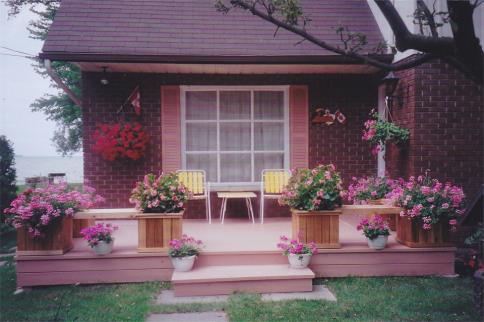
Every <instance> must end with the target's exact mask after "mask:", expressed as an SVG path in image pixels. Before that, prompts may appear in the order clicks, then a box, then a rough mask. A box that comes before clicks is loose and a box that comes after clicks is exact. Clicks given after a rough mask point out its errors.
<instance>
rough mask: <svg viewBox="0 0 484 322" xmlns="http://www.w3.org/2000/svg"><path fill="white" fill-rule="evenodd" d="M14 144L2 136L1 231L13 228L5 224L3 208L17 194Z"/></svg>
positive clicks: (0, 155) (0, 162) (7, 205)
mask: <svg viewBox="0 0 484 322" xmlns="http://www.w3.org/2000/svg"><path fill="white" fill-rule="evenodd" d="M14 157H15V156H14V153H13V148H12V144H11V143H10V141H9V140H8V139H7V138H6V137H5V136H4V135H1V136H0V233H3V232H5V231H9V230H11V227H10V226H9V225H7V224H5V215H4V213H3V210H4V209H6V208H8V207H9V206H10V203H11V202H12V200H14V199H15V197H16V196H17V186H16V184H15V179H16V176H17V174H16V171H15V168H14V165H15V159H14Z"/></svg>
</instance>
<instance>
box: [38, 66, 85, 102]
mask: <svg viewBox="0 0 484 322" xmlns="http://www.w3.org/2000/svg"><path fill="white" fill-rule="evenodd" d="M44 66H45V69H46V71H47V74H48V75H49V76H50V77H51V78H52V80H53V81H54V82H55V83H56V84H57V86H59V87H60V88H61V89H62V90H63V91H64V93H66V94H67V96H69V98H70V99H71V100H72V101H73V102H74V104H76V105H77V106H79V107H81V108H82V101H81V99H80V98H79V97H77V95H76V94H75V93H74V92H73V91H71V89H70V88H69V87H68V86H67V85H66V84H64V82H63V81H62V79H61V78H60V77H59V75H57V73H56V72H55V71H54V70H53V69H52V65H51V61H50V60H49V59H44Z"/></svg>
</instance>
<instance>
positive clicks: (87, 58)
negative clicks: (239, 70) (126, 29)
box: [39, 52, 393, 65]
mask: <svg viewBox="0 0 484 322" xmlns="http://www.w3.org/2000/svg"><path fill="white" fill-rule="evenodd" d="M368 56H369V57H372V58H376V59H378V60H380V61H382V62H385V63H391V62H392V60H393V55H392V54H378V55H368ZM39 57H40V58H41V59H49V60H52V61H71V62H106V63H107V62H111V63H114V62H116V63H171V64H177V63H179V64H345V65H352V64H354V65H361V64H363V63H361V62H359V61H357V60H355V59H352V58H348V57H345V56H342V55H319V56H314V55H313V56H308V55H305V56H204V55H122V54H92V53H67V52H42V53H40V54H39Z"/></svg>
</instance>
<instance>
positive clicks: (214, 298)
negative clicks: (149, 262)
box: [156, 290, 229, 304]
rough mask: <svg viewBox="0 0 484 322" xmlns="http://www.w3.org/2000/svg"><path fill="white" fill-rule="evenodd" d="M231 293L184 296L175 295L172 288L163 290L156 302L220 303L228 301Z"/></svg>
mask: <svg viewBox="0 0 484 322" xmlns="http://www.w3.org/2000/svg"><path fill="white" fill-rule="evenodd" d="M228 299H229V295H206V296H183V297H175V292H173V291H172V290H165V291H162V292H161V294H160V295H158V298H157V299H156V304H187V303H219V302H227V300H228Z"/></svg>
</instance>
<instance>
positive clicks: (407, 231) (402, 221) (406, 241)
mask: <svg viewBox="0 0 484 322" xmlns="http://www.w3.org/2000/svg"><path fill="white" fill-rule="evenodd" d="M397 241H398V242H399V243H400V244H403V245H405V246H408V247H412V248H419V247H448V246H452V245H453V243H452V242H451V235H450V227H449V224H448V223H446V222H444V221H443V220H442V221H440V222H439V223H438V224H435V225H432V229H430V230H425V229H423V228H422V224H421V223H420V222H419V221H417V220H410V219H409V218H407V217H399V218H398V220H397Z"/></svg>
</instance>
